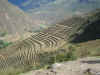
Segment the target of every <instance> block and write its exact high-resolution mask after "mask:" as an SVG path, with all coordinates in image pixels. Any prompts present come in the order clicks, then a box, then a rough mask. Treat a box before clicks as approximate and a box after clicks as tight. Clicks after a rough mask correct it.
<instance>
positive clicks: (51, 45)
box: [0, 9, 100, 75]
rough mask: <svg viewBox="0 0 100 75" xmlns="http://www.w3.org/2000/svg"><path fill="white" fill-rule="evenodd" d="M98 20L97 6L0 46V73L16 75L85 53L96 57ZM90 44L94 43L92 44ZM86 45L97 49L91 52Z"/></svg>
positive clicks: (99, 11)
mask: <svg viewBox="0 0 100 75" xmlns="http://www.w3.org/2000/svg"><path fill="white" fill-rule="evenodd" d="M99 21H100V9H98V10H95V11H94V12H90V13H87V14H84V15H81V16H74V17H72V18H70V19H69V20H65V21H63V22H61V23H58V24H56V25H55V26H51V27H49V28H47V29H44V30H41V31H40V32H38V33H36V34H32V35H31V36H30V37H28V38H26V39H24V40H22V41H17V42H16V43H14V44H12V45H10V46H8V47H7V48H4V49H1V50H0V72H1V74H2V75H3V74H4V75H7V74H13V72H14V74H17V73H19V72H25V71H28V70H30V69H32V68H34V69H36V68H40V67H43V66H45V65H51V64H53V63H55V62H62V61H68V60H74V59H76V58H78V57H85V56H93V55H94V56H99V53H98V50H99V47H98V42H99V41H98V40H97V41H96V39H99V36H98V34H99V33H100V29H99V28H100V27H99V24H100V23H99ZM96 35H97V36H96ZM83 36H84V37H83ZM90 36H91V37H90ZM81 37H82V39H81ZM91 40H94V41H93V43H92V42H90V43H89V42H88V41H91ZM84 42H86V43H84ZM81 43H82V44H81ZM88 43H89V44H88ZM94 43H95V44H97V45H96V46H95V44H94ZM78 44H79V45H78ZM90 44H91V46H92V44H93V46H92V47H93V48H94V49H96V48H97V49H96V50H95V51H96V52H95V51H94V50H93V51H94V52H95V53H94V52H93V51H92V52H93V53H94V54H93V53H92V52H91V50H92V49H91V47H89V45H90ZM86 45H88V47H87V46H86ZM82 47H83V48H82ZM81 48H82V49H81ZM87 48H88V49H87ZM89 49H91V50H89ZM84 50H85V51H84ZM81 51H82V54H81ZM77 53H78V54H77ZM97 53H98V54H97ZM5 71H6V72H5ZM14 74H13V75H14Z"/></svg>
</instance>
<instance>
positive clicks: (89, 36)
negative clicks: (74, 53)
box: [71, 20, 100, 43]
mask: <svg viewBox="0 0 100 75" xmlns="http://www.w3.org/2000/svg"><path fill="white" fill-rule="evenodd" d="M96 39H100V20H98V21H96V22H94V23H92V24H90V25H88V26H87V27H86V28H85V30H84V32H83V33H82V34H80V35H78V36H77V37H75V38H74V39H73V40H72V41H71V42H72V43H81V42H86V41H90V40H96Z"/></svg>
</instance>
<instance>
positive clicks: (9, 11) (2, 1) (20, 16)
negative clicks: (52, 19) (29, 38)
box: [0, 0, 39, 34]
mask: <svg viewBox="0 0 100 75" xmlns="http://www.w3.org/2000/svg"><path fill="white" fill-rule="evenodd" d="M38 27H39V26H38V25H36V23H35V21H33V20H32V18H31V17H29V16H28V15H27V14H26V13H24V12H23V11H22V10H21V9H19V8H18V7H16V6H14V5H12V4H10V3H8V0H0V32H6V33H9V34H17V33H18V34H22V33H23V32H27V31H29V30H30V29H31V28H33V30H35V29H36V28H38Z"/></svg>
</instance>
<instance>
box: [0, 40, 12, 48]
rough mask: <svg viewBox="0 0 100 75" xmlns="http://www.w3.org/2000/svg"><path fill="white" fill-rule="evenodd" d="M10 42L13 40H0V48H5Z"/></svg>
mask: <svg viewBox="0 0 100 75" xmlns="http://www.w3.org/2000/svg"><path fill="white" fill-rule="evenodd" d="M10 44H11V42H5V41H3V40H0V49H1V48H5V47H7V46H8V45H10Z"/></svg>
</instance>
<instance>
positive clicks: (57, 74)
mask: <svg viewBox="0 0 100 75" xmlns="http://www.w3.org/2000/svg"><path fill="white" fill-rule="evenodd" d="M20 75H100V58H96V57H88V58H83V59H78V60H76V61H68V62H63V63H55V64H53V65H52V66H51V69H48V70H36V71H31V72H28V73H25V74H20Z"/></svg>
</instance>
